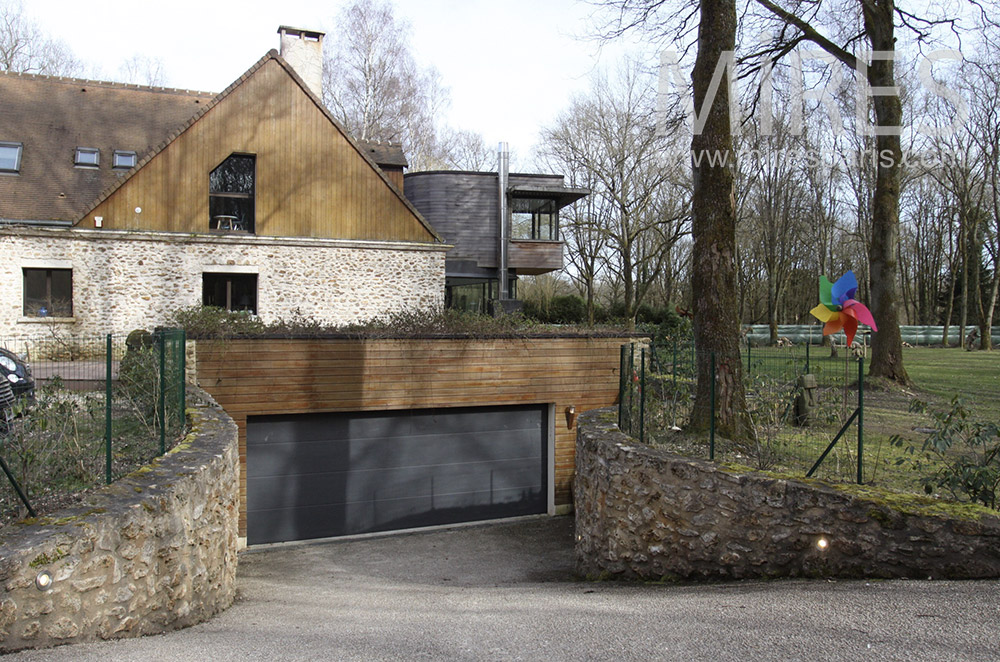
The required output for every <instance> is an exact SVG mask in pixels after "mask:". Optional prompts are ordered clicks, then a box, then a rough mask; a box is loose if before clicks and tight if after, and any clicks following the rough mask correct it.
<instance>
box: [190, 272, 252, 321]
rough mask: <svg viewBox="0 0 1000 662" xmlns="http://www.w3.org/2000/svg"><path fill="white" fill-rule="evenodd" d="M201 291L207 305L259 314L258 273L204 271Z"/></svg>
mask: <svg viewBox="0 0 1000 662" xmlns="http://www.w3.org/2000/svg"><path fill="white" fill-rule="evenodd" d="M201 291H202V299H201V302H202V304H203V305H205V306H216V307H218V308H224V309H226V310H230V311H238V310H245V311H247V312H250V313H253V314H254V315H256V314H257V274H234V273H221V274H219V273H204V274H202V287H201Z"/></svg>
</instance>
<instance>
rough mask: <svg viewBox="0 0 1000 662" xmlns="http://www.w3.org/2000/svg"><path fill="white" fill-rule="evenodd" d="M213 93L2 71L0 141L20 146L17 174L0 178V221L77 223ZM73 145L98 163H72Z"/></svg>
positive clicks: (0, 82) (203, 104)
mask: <svg viewBox="0 0 1000 662" xmlns="http://www.w3.org/2000/svg"><path fill="white" fill-rule="evenodd" d="M214 96H215V95H214V94H211V93H207V92H192V91H188V90H176V89H170V88H160V87H145V86H138V85H125V84H121V83H108V82H101V81H93V80H81V79H76V78H59V77H51V76H40V75H32V74H14V73H8V72H0V141H9V142H19V143H22V144H23V146H24V147H23V152H22V158H21V170H20V174H18V175H9V174H2V175H0V219H12V220H32V221H53V220H57V221H75V220H76V219H77V218H79V217H80V215H81V214H82V213H83V212H84V211H86V209H85V208H86V207H87V206H88V205H89V204H90V203H91V202H93V200H94V199H95V198H96V197H97V196H98V194H99V193H101V191H103V190H105V189H107V188H108V187H109V186H110V185H111V184H113V183H114V182H115V181H116V180H117V179H118V178H119V177H120V176H121V175H123V174H124V173H125V172H127V171H126V170H116V169H112V154H113V152H114V151H115V150H126V151H134V152H136V153H137V155H138V159H140V160H141V159H142V157H143V155H144V154H146V153H147V152H149V151H150V150H151V149H152V148H153V147H155V146H157V145H159V144H161V143H163V142H164V141H165V140H166V139H167V137H168V136H169V135H170V134H171V132H172V131H174V130H176V129H177V128H178V127H179V126H181V125H183V124H184V123H185V122H186V121H187V120H189V119H190V118H192V117H193V116H194V115H196V114H197V113H198V111H199V110H200V109H201V108H202V107H204V106H205V105H206V104H207V103H208V102H209V101H211V100H212V98H213V97H214ZM77 147H95V148H97V149H99V150H100V151H101V152H100V165H99V167H98V168H96V169H95V168H82V167H75V166H74V165H73V159H74V154H75V151H76V148H77Z"/></svg>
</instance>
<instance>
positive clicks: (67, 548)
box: [0, 392, 239, 653]
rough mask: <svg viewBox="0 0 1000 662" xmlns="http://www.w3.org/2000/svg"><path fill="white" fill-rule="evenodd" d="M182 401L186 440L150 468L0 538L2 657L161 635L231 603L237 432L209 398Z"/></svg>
mask: <svg viewBox="0 0 1000 662" xmlns="http://www.w3.org/2000/svg"><path fill="white" fill-rule="evenodd" d="M190 400H191V401H195V402H196V404H194V405H192V406H191V409H190V410H189V420H190V423H191V433H190V435H189V436H188V438H187V439H185V440H184V441H183V442H181V444H180V445H179V446H178V447H177V448H176V449H174V450H173V451H171V452H170V453H168V454H167V455H165V456H164V457H162V458H160V459H159V460H157V461H156V462H154V463H153V464H152V465H151V467H150V468H148V469H147V470H140V471H139V472H136V474H133V475H132V476H129V477H127V478H124V479H122V480H120V481H119V482H117V483H114V484H113V485H110V486H108V487H106V488H104V489H102V490H100V491H99V492H97V493H95V494H92V495H89V496H87V497H86V499H85V500H84V503H83V504H81V505H80V506H76V507H73V508H70V509H66V510H64V511H60V512H59V513H58V514H55V515H53V516H51V517H44V518H41V519H39V520H37V521H34V522H31V521H30V520H29V521H27V522H25V523H20V524H15V525H10V526H8V527H6V528H5V529H3V530H2V531H0V653H2V652H6V651H13V650H18V649H22V648H41V647H46V646H53V645H57V644H64V643H76V642H82V641H94V640H97V639H110V638H118V637H135V636H139V635H144V634H150V633H160V632H165V631H168V630H173V629H177V628H181V627H186V626H188V625H192V624H194V623H198V622H201V621H204V620H206V619H207V618H209V617H211V616H212V615H214V614H216V613H218V612H219V611H222V610H223V609H225V608H226V607H228V606H229V605H230V604H231V603H232V601H233V597H234V596H235V592H236V562H237V557H236V551H237V521H238V509H239V453H238V448H237V431H236V425H235V424H234V423H233V421H232V419H230V418H229V417H228V416H226V415H225V413H224V412H223V411H222V409H221V408H219V407H218V405H216V404H215V403H214V402H211V401H210V399H209V396H208V395H207V394H204V393H200V392H199V394H198V395H197V396H195V395H192V397H191V398H190ZM42 572H47V573H49V575H50V576H51V578H52V580H53V581H52V584H51V587H50V588H48V589H47V590H40V589H39V588H38V587H37V586H36V578H37V577H38V576H39V573H42Z"/></svg>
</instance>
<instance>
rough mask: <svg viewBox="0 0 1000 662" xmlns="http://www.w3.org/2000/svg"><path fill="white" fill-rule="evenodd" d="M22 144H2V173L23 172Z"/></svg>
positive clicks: (0, 156) (0, 151)
mask: <svg viewBox="0 0 1000 662" xmlns="http://www.w3.org/2000/svg"><path fill="white" fill-rule="evenodd" d="M23 149H24V147H23V146H22V145H21V143H7V142H0V172H10V173H14V174H17V173H19V172H21V151H22V150H23Z"/></svg>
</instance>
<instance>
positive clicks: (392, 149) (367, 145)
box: [357, 140, 410, 168]
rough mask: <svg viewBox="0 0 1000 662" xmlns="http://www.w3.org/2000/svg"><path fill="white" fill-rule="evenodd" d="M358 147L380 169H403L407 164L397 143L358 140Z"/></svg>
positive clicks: (401, 148)
mask: <svg viewBox="0 0 1000 662" xmlns="http://www.w3.org/2000/svg"><path fill="white" fill-rule="evenodd" d="M357 142H358V146H360V147H361V148H362V149H363V150H364V151H365V153H366V154H367V155H368V157H369V158H370V159H371V160H372V161H374V162H375V163H377V164H378V165H379V166H380V167H386V166H389V167H393V166H395V167H397V168H405V167H407V166H408V165H410V164H409V163H407V162H406V155H405V154H403V146H402V145H400V144H399V143H383V142H376V141H371V140H359V141H357Z"/></svg>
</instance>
